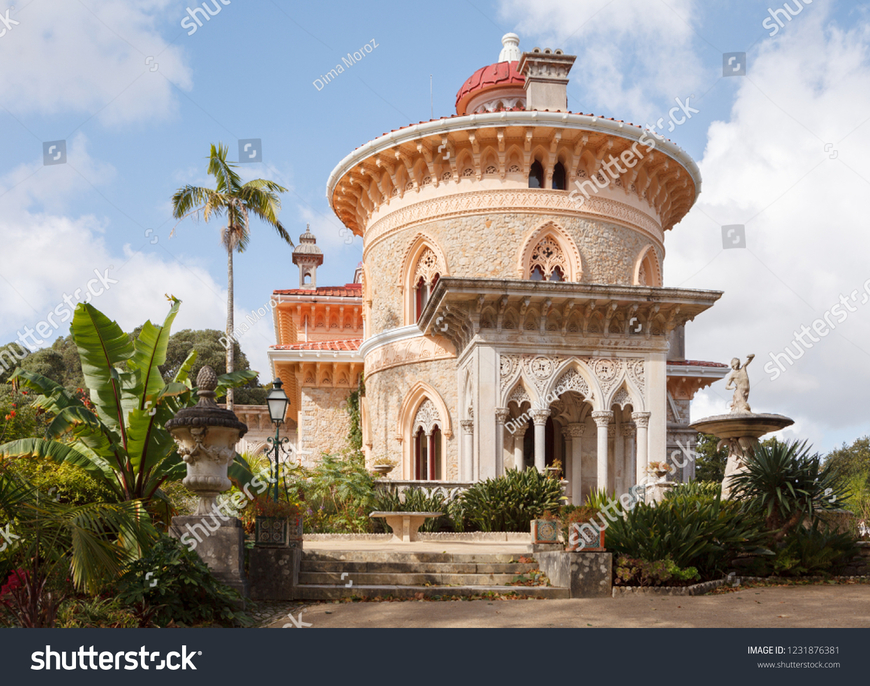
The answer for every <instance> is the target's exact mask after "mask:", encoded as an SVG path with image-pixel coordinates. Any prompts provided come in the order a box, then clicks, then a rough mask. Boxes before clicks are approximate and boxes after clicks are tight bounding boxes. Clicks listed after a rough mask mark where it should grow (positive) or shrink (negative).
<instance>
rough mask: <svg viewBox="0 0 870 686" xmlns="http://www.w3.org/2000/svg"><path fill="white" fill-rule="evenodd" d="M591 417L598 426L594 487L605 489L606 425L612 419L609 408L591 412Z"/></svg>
mask: <svg viewBox="0 0 870 686" xmlns="http://www.w3.org/2000/svg"><path fill="white" fill-rule="evenodd" d="M592 419H593V421H594V422H595V426H596V427H597V428H598V455H597V461H598V472H597V474H596V488H597V489H599V490H600V489H602V488H603V489H604V490H605V491H606V490H607V487H608V477H609V474H608V455H607V427H608V426H609V425H610V420H611V419H613V412H612V411H610V410H599V411H597V412H593V413H592Z"/></svg>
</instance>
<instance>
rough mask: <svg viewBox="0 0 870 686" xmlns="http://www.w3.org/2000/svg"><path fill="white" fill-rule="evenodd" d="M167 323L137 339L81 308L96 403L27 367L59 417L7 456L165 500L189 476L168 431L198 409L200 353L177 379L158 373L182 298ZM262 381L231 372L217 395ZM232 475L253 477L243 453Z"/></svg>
mask: <svg viewBox="0 0 870 686" xmlns="http://www.w3.org/2000/svg"><path fill="white" fill-rule="evenodd" d="M170 301H171V303H172V304H171V307H170V309H169V314H168V315H167V316H166V320H165V321H164V322H163V325H162V326H155V325H154V324H152V323H151V322H150V321H148V322H146V323H145V325H144V326H143V327H142V330H141V332H140V333H139V337H138V338H136V339H135V340H133V341H131V340H130V336H128V335H127V334H126V333H124V331H123V330H122V329H121V327H120V326H118V324H117V323H116V322H114V321H112V320H110V319H109V318H108V317H106V315H104V314H103V313H102V312H100V311H99V310H97V309H96V308H94V307H93V306H92V305H89V304H86V303H80V304H79V305H78V306H77V307H76V310H75V315H74V317H73V321H72V325H71V327H70V329H71V332H72V336H73V340H74V341H75V344H76V348H77V349H78V353H79V357H80V358H81V363H82V373H83V375H84V379H85V384H86V385H87V387H88V389H89V391H90V400H89V401H88V400H87V399H85V400H84V401H82V400H81V399H80V398H79V397H77V396H76V395H74V394H72V393H70V392H69V391H67V390H66V389H65V388H64V387H63V386H61V385H60V384H57V383H55V382H54V381H52V380H51V379H48V378H46V377H44V376H41V375H40V374H34V373H31V372H28V371H25V370H21V369H19V370H18V371H17V372H16V373H15V375H14V376H13V379H14V380H15V381H17V382H18V383H20V384H23V385H25V386H27V387H28V388H30V389H32V390H33V391H36V392H38V393H40V395H39V396H38V397H37V398H36V400H35V401H34V403H35V405H36V406H37V407H39V408H41V409H43V410H45V411H47V412H50V413H52V414H53V415H54V419H53V420H52V421H51V423H50V424H49V426H48V429H47V430H46V435H45V437H44V438H27V439H22V440H17V441H12V442H11V443H6V444H5V445H2V446H0V458H2V457H25V456H39V457H49V458H51V459H53V460H55V461H56V462H58V463H62V462H69V463H71V464H74V465H78V466H79V467H82V468H83V469H84V470H85V471H86V472H87V473H88V474H89V475H90V476H92V477H94V478H95V479H96V480H97V481H99V482H101V483H104V484H105V485H106V486H108V487H109V488H110V489H111V490H112V491H113V492H114V493H115V494H116V495H117V496H118V499H119V500H121V501H127V500H135V499H141V500H143V501H146V502H147V501H150V500H151V499H152V498H154V497H155V496H158V497H159V496H161V495H162V494H160V492H159V489H160V486H161V484H163V483H164V482H165V481H167V480H175V479H180V478H182V477H183V476H184V475H185V465H184V463H183V462H182V460H181V458H180V457H179V455H178V452H177V451H176V445H175V441H174V440H173V438H172V436H171V435H170V433H169V432H168V431H167V430H166V429H165V428H164V424H165V423H166V422H167V421H168V420H169V419H171V418H172V417H173V416H174V415H175V414H176V413H177V412H178V410H180V409H182V408H184V407H188V406H190V405H192V404H194V398H195V395H194V394H193V392H192V391H193V389H192V386H191V383H190V380H189V379H188V374H189V372H190V368H191V365H192V364H193V362H194V360H195V359H196V353H195V352H192V353H191V354H190V355H188V357H187V359H186V360H185V361H184V364H183V365H182V366H181V368H180V369H179V370H178V372H177V373H176V374H175V377H174V378H173V380H172V381H171V382H169V383H166V382H165V381H164V379H163V377H162V376H161V374H160V370H159V369H158V368H159V366H160V365H162V364H164V362H165V361H166V347H167V344H168V343H169V334H170V327H171V326H172V322H173V320H174V319H175V316H176V314H177V313H178V308H179V306H180V305H181V301H180V300H178V299H176V298H170ZM255 377H256V372H253V371H243V372H234V373H232V374H224V375H222V376H220V377H219V378H218V387H217V390H216V392H215V393H216V395H217V396H221V395H223V394H224V393H226V389H227V388H229V387H231V386H239V385H242V384H245V383H247V382H248V381H250V380H251V379H253V378H255ZM230 476H231V477H233V478H236V479H237V480H239V481H247V480H248V479H250V470H249V469H247V465H246V464H245V463H244V461H243V460H242V459H241V458H240V457H239V456H236V463H235V464H234V465H233V466H232V467H231V469H230Z"/></svg>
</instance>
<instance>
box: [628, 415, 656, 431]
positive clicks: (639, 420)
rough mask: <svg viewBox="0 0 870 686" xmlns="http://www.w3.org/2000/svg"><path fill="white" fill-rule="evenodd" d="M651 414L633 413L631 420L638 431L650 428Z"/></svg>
mask: <svg viewBox="0 0 870 686" xmlns="http://www.w3.org/2000/svg"><path fill="white" fill-rule="evenodd" d="M650 414H652V413H651V412H632V413H631V418H632V419H633V420H634V425H635V426H636V427H637V428H638V429H648V428H649V418H650Z"/></svg>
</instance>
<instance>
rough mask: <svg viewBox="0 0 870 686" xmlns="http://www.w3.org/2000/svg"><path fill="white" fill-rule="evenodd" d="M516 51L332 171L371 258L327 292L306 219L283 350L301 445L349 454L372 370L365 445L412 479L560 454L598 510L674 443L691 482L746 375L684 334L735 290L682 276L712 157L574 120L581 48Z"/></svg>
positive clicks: (308, 455)
mask: <svg viewBox="0 0 870 686" xmlns="http://www.w3.org/2000/svg"><path fill="white" fill-rule="evenodd" d="M502 44H503V49H502V51H501V54H500V55H499V59H498V61H497V62H496V63H495V64H491V65H488V66H485V67H482V68H480V69H478V70H477V71H476V72H474V73H473V74H472V75H471V76H470V77H469V78H468V80H467V81H466V82H465V83H464V84H462V86H461V88H460V89H459V92H458V93H457V97H456V114H455V115H454V116H450V117H444V118H441V119H437V120H433V121H429V122H422V123H419V124H412V125H409V126H406V127H404V128H401V129H397V130H395V131H392V132H390V133H388V134H385V135H383V136H381V137H379V138H376V139H375V140H372V141H370V142H369V143H366V144H365V145H363V146H362V147H360V148H357V149H356V150H355V151H353V152H352V153H350V154H349V155H348V156H347V157H345V158H344V159H343V160H342V161H341V162H339V164H338V165H337V166H336V168H335V169H334V170H333V172H332V174H331V175H330V177H329V180H328V181H327V197H328V200H329V203H330V206H331V207H332V209H333V211H334V212H335V214H336V215H337V216H338V218H339V219H340V220H341V221H342V223H343V224H344V225H345V226H346V227H347V228H348V229H349V230H350V231H352V232H353V233H354V234H356V235H357V236H361V237H362V239H363V260H362V263H361V264H360V266H359V267H358V268H357V271H356V274H355V275H354V278H353V282H352V283H348V284H345V285H343V286H318V285H317V280H316V272H317V267H318V266H319V265H321V264H322V262H323V260H324V255H323V254H322V253H321V251H320V249H319V248H318V247H317V245H316V239H315V237H314V236H313V235H312V234H311V233H310V232H308V231H306V233H304V234H303V235H302V237H301V240H300V243H299V245H298V247H297V248H296V249H295V250H294V252H293V262H294V263H295V264H296V265H297V266H298V268H299V286H298V288H293V289H289V290H276V291H275V292H274V298H275V300H276V301H277V303H278V304H277V306H276V307H275V309H274V310H273V312H274V317H275V330H276V332H277V338H278V340H277V344H276V345H274V346H272V347H271V349H270V350H269V359H270V362H271V364H272V368H273V372H274V374H275V376H276V377H280V378H281V379H282V381H283V382H284V384H285V390H287V393H288V396H289V397H290V399H291V406H290V409H289V419H291V420H292V422H295V426H296V435H295V441H296V449H297V454H299V455H301V456H303V459H304V460H312V459H313V460H316V458H317V456H318V455H319V454H320V453H321V452H323V451H335V450H339V449H340V448H341V447H343V446H344V444H345V438H346V433H347V429H348V426H349V416H348V413H347V411H346V400H347V397H348V395H349V394H350V393H351V392H352V391H353V390H355V389H357V388H358V386H359V383H360V378H361V375H364V381H365V383H364V388H365V392H364V396H363V397H362V399H361V403H360V409H361V417H362V428H363V443H364V450H365V454H366V458H367V460H368V461H369V463H370V464H371V463H374V461H375V460H376V459H378V458H381V457H387V458H389V459H391V460H392V461H394V462H395V463H396V467H395V468H394V469H393V471H392V472H391V473H390V474H389V475H388V476H387V477H386V478H388V479H392V480H394V481H400V482H404V483H408V482H413V483H424V484H425V485H448V484H452V485H462V484H467V483H471V482H474V481H478V480H481V479H486V478H490V477H494V476H497V475H500V474H503V473H504V472H505V470H507V469H513V468H516V469H528V468H533V467H534V468H537V469H539V470H543V469H544V468H545V467H547V466H549V465H552V464H553V463H554V462H556V461H559V462H560V463H561V465H562V466H563V470H564V477H565V479H567V481H568V486H567V487H566V488H567V492H568V494H569V496H570V497H571V499H572V500H573V502H575V503H579V502H581V500H582V498H584V497H585V496H586V495H587V494H588V493H589V492H590V491H593V490H595V489H599V488H606V489H607V491H614V490H615V491H617V493H620V492H624V491H626V490H627V489H628V488H629V487H630V486H631V485H632V484H635V483H637V482H638V481H640V480H641V479H643V478H644V477H645V476H646V471H647V465H648V464H649V462H651V461H665V460H666V459H668V456H669V455H671V454H672V453H673V452H674V451H679V452H680V453H681V454H679V455H677V456H676V459H675V460H674V461H675V462H677V463H678V464H685V467H683V468H682V470H681V475H680V476H681V477H682V478H683V479H688V478H691V476H692V475H693V464H692V463H691V462H690V461H689V462H687V461H685V455H684V454H683V453H684V452H685V451H687V450H689V449H691V448H692V447H693V446H694V442H695V436H696V434H695V432H694V431H692V430H691V429H689V427H688V425H689V423H690V418H689V404H690V401H691V399H692V397H693V396H694V395H695V393H696V392H697V391H698V390H699V389H701V388H703V387H705V386H707V385H709V384H710V383H712V382H713V381H715V380H717V379H720V378H722V377H723V376H724V375H725V373H726V372H727V367H726V366H725V365H721V364H718V363H712V362H699V361H691V360H686V359H685V352H684V343H683V341H684V326H685V323H686V322H688V321H691V320H693V319H694V318H695V317H696V316H698V315H699V314H701V313H702V312H704V311H705V310H707V309H708V308H710V307H711V306H712V305H713V304H714V303H715V302H716V301H717V300H718V299H719V297H720V296H721V295H722V294H721V292H718V291H704V290H690V289H684V288H664V287H663V282H662V274H663V268H664V259H665V244H664V241H665V234H666V232H667V231H669V230H671V229H672V228H674V226H675V225H676V224H678V223H679V222H680V220H681V219H682V218H683V217H684V216H685V215H686V213H687V212H688V211H689V210H690V208H691V207H692V205H693V204H694V202H695V200H696V198H697V196H698V193H699V191H700V187H701V178H700V173H699V171H698V167H697V165H696V164H695V162H694V161H693V160H692V159H691V158H690V157H689V155H688V154H686V152H684V151H683V150H682V149H681V148H680V147H678V146H677V145H675V144H674V143H672V142H670V141H669V140H666V139H664V138H660V137H658V136H656V135H655V134H653V133H651V132H649V131H646V130H644V129H642V128H640V127H637V126H634V125H632V124H629V123H626V122H623V121H618V120H613V119H606V118H602V117H597V116H593V115H588V114H579V113H573V112H570V111H568V107H567V83H568V74H569V72H570V71H571V67H572V65H573V63H574V59H575V58H574V56H571V55H566V54H563V52H562V51H561V50H550V49H544V50H542V49H539V48H535V49H534V50H532V51H530V52H523V53H521V52H520V49H519V38H518V37H517V36H516V35H515V34H507V35H506V36H505V37H504V38H503V39H502ZM327 257H328V256H327ZM291 426H292V423H291Z"/></svg>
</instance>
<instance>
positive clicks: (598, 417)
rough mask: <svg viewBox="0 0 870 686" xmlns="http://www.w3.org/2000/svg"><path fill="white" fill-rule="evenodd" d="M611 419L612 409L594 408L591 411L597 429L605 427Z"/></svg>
mask: <svg viewBox="0 0 870 686" xmlns="http://www.w3.org/2000/svg"><path fill="white" fill-rule="evenodd" d="M611 419H613V411H612V410H596V411H595V412H593V413H592V420H593V421H594V422H595V426H597V427H598V428H599V429H606V428H607V426H608V424H610V420H611Z"/></svg>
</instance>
